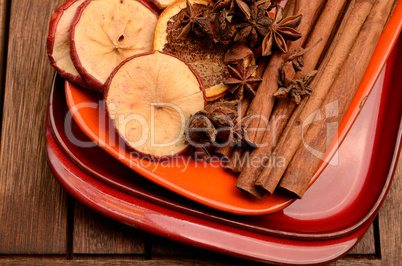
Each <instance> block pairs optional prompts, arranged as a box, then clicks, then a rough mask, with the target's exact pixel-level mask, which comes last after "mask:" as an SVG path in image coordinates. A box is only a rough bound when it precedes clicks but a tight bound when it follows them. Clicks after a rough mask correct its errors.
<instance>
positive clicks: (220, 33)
mask: <svg viewBox="0 0 402 266" xmlns="http://www.w3.org/2000/svg"><path fill="white" fill-rule="evenodd" d="M199 26H200V27H199V29H200V32H198V33H197V31H196V34H197V35H207V36H209V37H210V38H211V39H212V40H213V42H214V43H222V44H224V45H228V44H229V43H231V42H232V40H233V36H234V34H235V28H234V27H233V25H232V24H231V23H229V21H228V20H227V17H226V10H222V11H221V12H219V14H217V15H216V17H215V20H214V22H213V23H212V22H211V21H209V20H208V19H207V18H204V19H201V20H199Z"/></svg>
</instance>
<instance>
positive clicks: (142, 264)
mask: <svg viewBox="0 0 402 266" xmlns="http://www.w3.org/2000/svg"><path fill="white" fill-rule="evenodd" d="M0 264H1V265H7V266H9V265H18V266H19V265H30V266H31V265H32V266H36V265H38V266H41V265H52V266H53V265H107V266H108V265H116V266H117V265H124V266H125V265H138V266H167V265H169V266H176V265H192V266H197V265H200V266H201V265H211V266H212V265H215V266H220V265H225V266H227V265H233V266H235V265H250V266H253V265H261V266H262V265H266V264H262V263H257V262H250V261H245V260H241V259H236V258H226V257H224V258H221V259H219V260H213V259H210V258H205V259H191V258H161V259H156V260H143V259H142V260H141V259H108V258H107V257H102V258H97V259H90V260H81V259H80V260H57V259H46V258H42V259H34V260H33V259H4V260H1V259H0Z"/></svg>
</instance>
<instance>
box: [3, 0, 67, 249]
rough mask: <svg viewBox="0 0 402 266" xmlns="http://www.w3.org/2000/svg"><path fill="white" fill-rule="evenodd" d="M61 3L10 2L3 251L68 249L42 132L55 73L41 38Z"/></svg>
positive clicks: (62, 203)
mask: <svg viewBox="0 0 402 266" xmlns="http://www.w3.org/2000/svg"><path fill="white" fill-rule="evenodd" d="M2 2H4V1H2ZM62 2H63V0H57V1H50V0H48V1H38V0H37V1H31V0H19V1H12V2H11V14H10V18H9V19H10V31H9V39H8V53H7V66H6V75H5V91H4V105H3V114H2V115H3V120H2V127H1V129H2V132H1V146H0V149H1V150H0V169H1V172H0V221H1V226H0V253H3V254H4V253H5V254H63V253H64V252H65V248H66V217H67V216H66V200H65V199H66V195H65V193H64V192H63V190H62V188H61V187H60V186H59V184H58V183H57V182H56V181H55V179H54V178H52V176H51V173H50V170H49V168H48V167H47V163H46V150H45V134H44V132H45V117H46V109H47V101H48V95H49V88H50V86H51V84H52V77H53V73H54V72H53V70H52V68H51V67H50V66H49V62H48V60H47V56H46V46H45V45H46V42H45V37H46V35H47V30H48V23H49V19H50V16H51V15H52V13H53V12H54V10H55V8H56V7H57V6H58V5H59V4H61V3H62ZM3 4H4V3H3Z"/></svg>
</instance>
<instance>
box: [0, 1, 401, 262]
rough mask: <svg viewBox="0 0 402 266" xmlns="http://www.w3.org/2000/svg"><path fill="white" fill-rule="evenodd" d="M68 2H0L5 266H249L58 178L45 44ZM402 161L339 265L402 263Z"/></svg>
mask: <svg viewBox="0 0 402 266" xmlns="http://www.w3.org/2000/svg"><path fill="white" fill-rule="evenodd" d="M63 2H64V0H35V1H34V0H18V1H17V0H14V1H11V0H0V59H1V60H0V62H1V64H0V86H1V87H0V114H1V116H0V117H2V120H0V126H1V146H0V264H6V265H7V264H29V265H31V264H40V265H42V264H51V265H53V264H55V263H66V264H68V263H77V264H84V265H86V264H89V263H91V264H92V263H99V264H110V263H116V264H127V263H133V264H140V265H143V264H147V265H157V264H159V265H160V264H164V265H177V264H204V263H208V264H223V265H232V264H246V263H247V262H246V261H242V260H238V259H235V258H231V257H227V256H224V255H220V254H215V253H213V252H208V251H205V250H202V249H198V248H195V247H190V246H186V245H183V244H180V243H175V242H172V241H170V240H167V239H163V238H161V237H158V236H155V235H151V234H149V233H146V232H142V231H139V230H136V229H133V228H131V227H128V226H125V225H122V224H119V223H117V222H115V221H112V220H109V219H107V218H105V217H102V216H101V215H99V214H97V213H95V212H93V211H92V210H90V209H88V208H87V207H85V206H83V205H82V204H80V203H79V202H77V201H75V200H74V199H73V198H71V197H70V196H69V195H67V194H66V192H65V191H64V190H63V189H62V187H61V186H60V185H59V184H58V183H57V182H56V181H55V179H54V178H53V177H52V174H51V172H50V170H49V168H48V166H47V163H46V152H45V134H44V130H45V116H46V108H47V101H48V96H49V91H50V87H51V83H52V78H53V74H54V71H53V69H52V68H51V67H50V65H49V63H48V58H47V56H46V42H45V38H46V35H47V31H48V22H49V19H50V16H51V14H52V13H53V12H54V10H55V9H56V8H57V7H58V6H59V5H60V4H62V3H63ZM401 158H402V156H401ZM401 158H400V159H399V165H398V168H397V170H396V174H395V178H394V181H393V184H392V187H391V190H390V192H389V194H388V197H387V199H386V201H385V203H384V205H383V206H382V208H381V211H380V213H379V215H378V217H377V219H376V220H375V221H374V223H373V225H372V226H371V227H370V230H369V231H368V232H367V233H366V235H365V236H364V238H363V239H362V240H361V242H360V243H359V244H358V245H357V246H356V247H355V248H354V249H353V250H352V251H351V252H350V253H349V254H348V255H347V256H346V257H345V258H343V259H341V260H339V261H337V262H336V263H333V264H336V265H349V264H353V265H363V264H364V265H366V264H375V265H398V264H399V265H400V263H401V261H402V252H401V246H402V245H401V238H402V232H401V220H402V215H401V214H402V212H401V202H402V193H401V190H402V177H401V175H402V159H401Z"/></svg>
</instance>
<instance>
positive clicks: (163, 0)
mask: <svg viewBox="0 0 402 266" xmlns="http://www.w3.org/2000/svg"><path fill="white" fill-rule="evenodd" d="M150 1H151V2H152V3H154V4H155V5H156V6H157V7H159V8H160V9H165V8H167V7H168V5H170V4H171V3H173V2H174V1H175V0H150Z"/></svg>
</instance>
